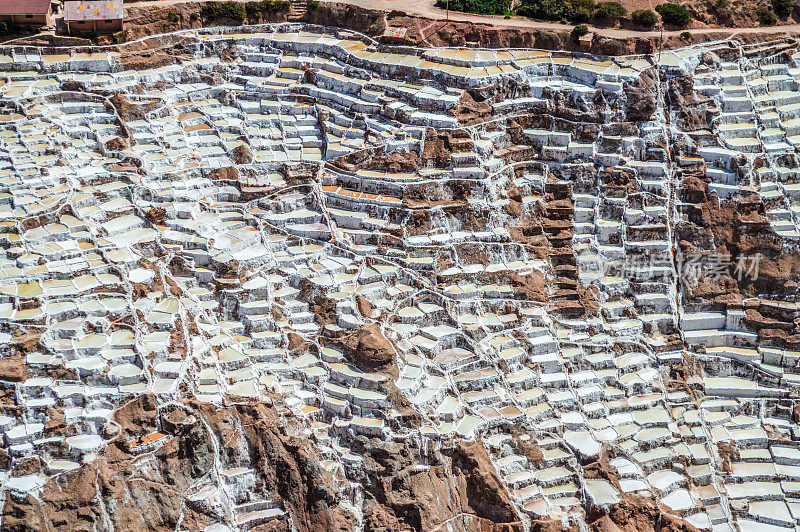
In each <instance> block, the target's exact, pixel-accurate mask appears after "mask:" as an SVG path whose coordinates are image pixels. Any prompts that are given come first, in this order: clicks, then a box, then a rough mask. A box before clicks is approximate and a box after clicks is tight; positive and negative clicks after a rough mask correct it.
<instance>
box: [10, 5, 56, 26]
mask: <svg viewBox="0 0 800 532" xmlns="http://www.w3.org/2000/svg"><path fill="white" fill-rule="evenodd" d="M52 17H53V5H52V4H51V3H50V0H0V21H1V22H10V23H12V24H24V25H30V26H46V25H48V24H50V23H51V22H52Z"/></svg>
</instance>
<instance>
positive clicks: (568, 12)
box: [517, 0, 595, 24]
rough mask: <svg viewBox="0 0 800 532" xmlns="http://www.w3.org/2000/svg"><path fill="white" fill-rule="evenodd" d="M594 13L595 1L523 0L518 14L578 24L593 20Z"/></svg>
mask: <svg viewBox="0 0 800 532" xmlns="http://www.w3.org/2000/svg"><path fill="white" fill-rule="evenodd" d="M594 11H595V5H594V0H523V4H522V6H520V8H519V9H517V14H518V15H522V16H525V17H532V18H541V19H544V20H557V21H567V22H572V23H573V24H578V23H581V22H588V21H589V20H591V18H592V15H593V14H594Z"/></svg>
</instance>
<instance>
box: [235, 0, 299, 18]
mask: <svg viewBox="0 0 800 532" xmlns="http://www.w3.org/2000/svg"><path fill="white" fill-rule="evenodd" d="M290 6H291V3H290V2H289V0H260V1H258V2H247V3H246V4H245V5H244V9H245V11H246V12H247V16H248V17H250V18H254V19H257V18H260V17H262V16H264V15H269V14H270V13H280V12H282V11H288V9H289V7H290Z"/></svg>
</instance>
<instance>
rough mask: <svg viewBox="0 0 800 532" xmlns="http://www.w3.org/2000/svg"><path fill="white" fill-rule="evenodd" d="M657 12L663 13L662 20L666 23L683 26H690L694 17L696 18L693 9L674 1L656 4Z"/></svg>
mask: <svg viewBox="0 0 800 532" xmlns="http://www.w3.org/2000/svg"><path fill="white" fill-rule="evenodd" d="M656 12H658V14H659V15H661V20H663V21H664V24H669V25H671V26H679V27H681V28H682V27H685V26H688V25H689V23H690V22H691V21H692V18H694V17H693V16H692V12H691V11H689V10H688V9H686V8H685V7H683V6H682V5H678V4H673V3H672V2H667V3H664V4H658V5H657V6H656Z"/></svg>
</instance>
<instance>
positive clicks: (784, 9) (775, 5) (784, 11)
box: [772, 0, 794, 18]
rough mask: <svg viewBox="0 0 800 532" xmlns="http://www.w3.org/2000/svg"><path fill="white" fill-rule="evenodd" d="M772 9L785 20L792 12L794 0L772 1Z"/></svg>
mask: <svg viewBox="0 0 800 532" xmlns="http://www.w3.org/2000/svg"><path fill="white" fill-rule="evenodd" d="M772 9H774V10H775V14H776V15H778V16H779V17H781V18H786V17H788V16H789V15H791V14H792V11H794V0H772Z"/></svg>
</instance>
